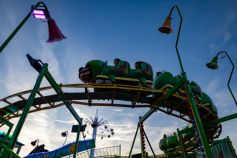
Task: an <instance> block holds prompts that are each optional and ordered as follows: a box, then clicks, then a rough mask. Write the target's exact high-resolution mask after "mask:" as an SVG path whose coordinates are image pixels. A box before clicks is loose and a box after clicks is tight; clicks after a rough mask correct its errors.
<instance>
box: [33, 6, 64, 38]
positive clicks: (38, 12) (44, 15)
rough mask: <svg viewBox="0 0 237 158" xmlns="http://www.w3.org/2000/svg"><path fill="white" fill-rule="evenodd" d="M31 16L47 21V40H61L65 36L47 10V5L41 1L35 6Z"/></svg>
mask: <svg viewBox="0 0 237 158" xmlns="http://www.w3.org/2000/svg"><path fill="white" fill-rule="evenodd" d="M32 14H33V16H34V17H35V18H37V19H41V20H46V21H47V23H48V29H49V38H48V40H47V42H50V43H51V42H55V41H61V40H63V39H65V38H66V37H65V36H64V35H63V34H62V32H61V31H60V29H59V28H58V26H57V24H56V22H55V20H54V19H53V18H52V17H51V16H50V14H49V10H48V8H47V6H46V5H45V4H44V3H42V4H41V5H39V6H38V7H36V8H35V9H34V10H33V12H32Z"/></svg>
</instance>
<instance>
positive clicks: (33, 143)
mask: <svg viewBox="0 0 237 158" xmlns="http://www.w3.org/2000/svg"><path fill="white" fill-rule="evenodd" d="M30 144H31V145H32V146H36V145H38V144H39V139H36V140H34V141H32V142H31V143H30Z"/></svg>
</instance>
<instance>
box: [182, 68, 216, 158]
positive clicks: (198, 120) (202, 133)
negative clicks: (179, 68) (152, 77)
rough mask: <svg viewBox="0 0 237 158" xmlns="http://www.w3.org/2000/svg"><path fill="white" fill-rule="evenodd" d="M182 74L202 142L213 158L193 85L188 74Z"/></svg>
mask: <svg viewBox="0 0 237 158" xmlns="http://www.w3.org/2000/svg"><path fill="white" fill-rule="evenodd" d="M182 76H183V79H184V85H185V89H186V92H187V95H188V98H189V102H190V105H191V109H192V113H193V116H194V120H195V124H196V127H197V130H198V133H199V136H200V138H201V142H202V145H203V148H204V151H205V154H206V157H207V158H212V156H211V150H210V147H209V142H208V140H207V136H206V133H205V130H204V126H203V124H202V120H201V117H200V115H199V112H198V108H197V105H196V102H195V100H194V98H193V96H192V90H191V86H190V84H189V83H188V81H187V77H186V74H185V73H183V74H182Z"/></svg>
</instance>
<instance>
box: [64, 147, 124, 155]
mask: <svg viewBox="0 0 237 158" xmlns="http://www.w3.org/2000/svg"><path fill="white" fill-rule="evenodd" d="M90 151H91V150H90V149H89V150H86V151H83V152H79V153H78V154H77V158H89V157H90ZM120 156H121V145H118V146H111V147H105V148H98V149H94V157H95V158H102V157H103V158H114V157H120ZM64 158H72V155H69V156H66V157H64Z"/></svg>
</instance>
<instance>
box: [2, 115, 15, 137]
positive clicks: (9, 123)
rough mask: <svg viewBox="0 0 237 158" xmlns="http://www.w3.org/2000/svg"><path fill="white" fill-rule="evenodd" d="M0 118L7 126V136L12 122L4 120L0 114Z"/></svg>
mask: <svg viewBox="0 0 237 158" xmlns="http://www.w3.org/2000/svg"><path fill="white" fill-rule="evenodd" d="M0 120H1V121H2V122H3V123H4V124H5V125H7V126H8V127H9V129H8V131H7V136H9V134H10V133H11V130H12V127H13V124H12V123H11V122H10V121H8V120H6V119H5V118H3V117H1V116H0Z"/></svg>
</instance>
